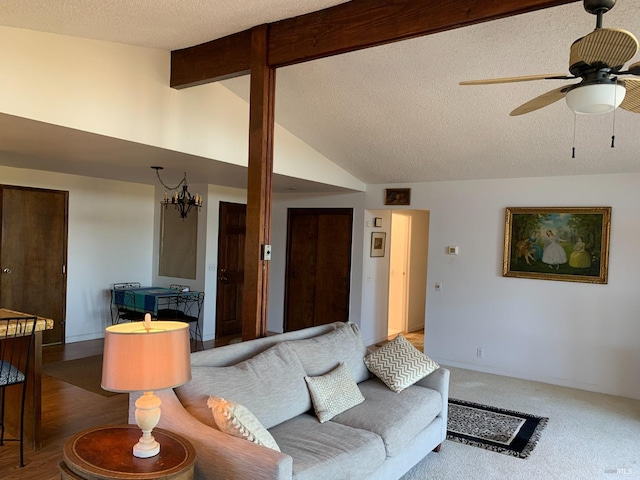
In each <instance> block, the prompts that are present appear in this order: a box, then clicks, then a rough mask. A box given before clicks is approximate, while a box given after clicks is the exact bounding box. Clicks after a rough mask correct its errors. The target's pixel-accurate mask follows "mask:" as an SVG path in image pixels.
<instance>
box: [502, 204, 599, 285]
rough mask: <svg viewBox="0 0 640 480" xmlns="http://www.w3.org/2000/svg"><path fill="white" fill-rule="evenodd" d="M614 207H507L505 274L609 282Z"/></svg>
mask: <svg viewBox="0 0 640 480" xmlns="http://www.w3.org/2000/svg"><path fill="white" fill-rule="evenodd" d="M610 230H611V207H541V208H531V207H507V209H506V215H505V229H504V231H505V234H504V260H503V271H502V274H503V275H504V276H505V277H520V278H536V279H541V280H561V281H566V282H584V283H607V281H608V270H609V234H610Z"/></svg>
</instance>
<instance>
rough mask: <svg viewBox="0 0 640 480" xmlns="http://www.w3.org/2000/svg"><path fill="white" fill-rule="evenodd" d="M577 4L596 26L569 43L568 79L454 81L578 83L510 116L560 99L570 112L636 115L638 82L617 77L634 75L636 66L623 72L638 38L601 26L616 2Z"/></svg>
mask: <svg viewBox="0 0 640 480" xmlns="http://www.w3.org/2000/svg"><path fill="white" fill-rule="evenodd" d="M583 3H584V9H585V10H586V11H587V12H589V13H591V14H593V15H596V18H597V19H596V28H595V30H594V31H593V32H591V33H590V34H588V35H586V36H584V37H581V38H579V39H577V40H576V41H575V42H573V44H572V45H571V50H570V55H569V72H570V73H571V75H565V74H562V73H560V74H542V75H528V76H523V77H508V78H494V79H488V80H470V81H465V82H460V85H489V84H496V83H512V82H528V81H532V80H573V79H580V82H579V83H573V84H569V85H564V86H562V87H558V88H556V89H554V90H551V91H549V92H547V93H544V94H542V95H540V96H539V97H536V98H534V99H532V100H529V101H528V102H526V103H524V104H523V105H520V106H519V107H518V108H516V109H515V110H513V111H512V112H511V113H510V115H511V116H516V115H522V114H525V113H529V112H533V111H535V110H538V109H540V108H543V107H546V106H548V105H551V104H552V103H554V102H557V101H558V100H560V99H562V98H565V99H566V102H567V105H568V106H569V108H570V109H571V110H573V111H574V112H575V113H583V114H594V113H607V112H611V111H612V110H615V109H616V108H617V107H621V108H623V109H625V110H628V111H630V112H634V113H640V80H638V79H634V78H630V79H625V80H621V79H619V78H618V77H619V76H621V75H636V76H640V62H636V63H634V64H632V65H630V66H629V67H628V68H627V69H626V70H623V67H624V64H625V63H626V62H628V61H629V60H631V58H633V56H634V55H635V54H636V52H637V51H638V47H639V45H638V39H637V38H636V37H635V36H634V35H633V34H632V33H631V32H627V31H626V30H622V29H618V28H602V17H603V15H604V14H605V13H607V12H608V11H609V10H611V9H612V8H613V7H614V5H615V4H616V0H583Z"/></svg>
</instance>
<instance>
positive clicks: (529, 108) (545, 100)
mask: <svg viewBox="0 0 640 480" xmlns="http://www.w3.org/2000/svg"><path fill="white" fill-rule="evenodd" d="M570 86H571V85H564V86H562V87H559V88H556V89H555V90H551V91H550V92H547V93H543V94H542V95H540V96H539V97H536V98H534V99H532V100H529V101H528V102H527V103H523V104H522V105H520V106H519V107H518V108H516V109H515V110H514V111H513V112H511V113H510V114H509V115H511V116H512V117H515V116H517V115H523V114H525V113H529V112H533V111H534V110H538V109H540V108H542V107H546V106H547V105H551V104H552V103H554V102H557V101H558V100H562V99H563V98H564V97H565V95H566V94H567V91H568V90H569V87H570Z"/></svg>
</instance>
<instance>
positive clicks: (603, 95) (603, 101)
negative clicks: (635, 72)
mask: <svg viewBox="0 0 640 480" xmlns="http://www.w3.org/2000/svg"><path fill="white" fill-rule="evenodd" d="M626 92H627V90H626V88H625V87H624V85H621V84H618V83H596V84H592V85H584V86H582V87H577V88H574V89H572V90H569V91H568V92H567V95H566V96H565V100H566V101H567V105H568V106H569V108H570V109H571V110H572V111H573V112H575V113H581V114H585V115H589V114H598V113H609V112H612V111H613V110H615V109H616V108H618V107H619V106H620V104H621V103H622V101H623V100H624V96H625V94H626Z"/></svg>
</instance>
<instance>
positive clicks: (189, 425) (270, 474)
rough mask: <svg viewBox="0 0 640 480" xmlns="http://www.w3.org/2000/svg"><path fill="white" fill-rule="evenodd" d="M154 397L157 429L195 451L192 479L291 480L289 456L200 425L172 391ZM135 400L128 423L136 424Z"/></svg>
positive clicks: (290, 459)
mask: <svg viewBox="0 0 640 480" xmlns="http://www.w3.org/2000/svg"><path fill="white" fill-rule="evenodd" d="M155 394H156V395H157V396H158V397H160V399H161V401H162V405H161V407H160V408H161V410H162V416H161V417H160V423H159V424H158V427H160V428H164V429H166V430H169V431H172V432H175V433H178V434H179V435H182V436H183V437H185V438H187V439H188V440H189V441H190V442H191V443H192V444H193V447H194V448H195V450H196V466H195V478H196V479H203V480H204V479H206V480H209V479H212V480H245V479H247V478H251V479H252V480H253V479H255V480H290V479H291V477H292V468H293V459H292V458H291V456H289V455H286V454H284V453H280V452H277V451H275V450H272V449H270V448H267V447H262V446H259V445H256V444H255V443H252V442H249V441H247V440H244V439H241V438H237V437H233V436H231V435H228V434H226V433H223V432H221V431H219V430H216V429H215V428H212V427H210V426H208V425H205V424H203V423H202V422H200V421H199V420H197V419H196V418H194V417H193V416H192V415H191V414H190V413H189V412H187V411H186V410H185V408H184V407H183V405H182V404H181V403H180V400H178V397H177V396H176V394H175V393H174V391H173V390H172V389H169V390H162V391H159V392H155ZM138 396H139V395H137V394H131V395H129V423H133V424H135V423H136V422H135V413H134V412H135V406H134V403H135V400H136V399H137V398H138Z"/></svg>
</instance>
